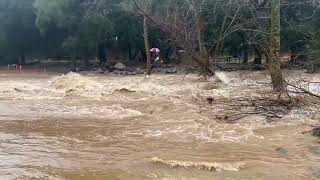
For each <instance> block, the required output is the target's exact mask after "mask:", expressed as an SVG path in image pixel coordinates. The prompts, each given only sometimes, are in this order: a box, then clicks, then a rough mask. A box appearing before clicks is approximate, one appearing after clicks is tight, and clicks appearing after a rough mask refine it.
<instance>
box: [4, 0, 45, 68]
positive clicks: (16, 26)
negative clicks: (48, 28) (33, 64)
mask: <svg viewBox="0 0 320 180" xmlns="http://www.w3.org/2000/svg"><path fill="white" fill-rule="evenodd" d="M34 22H35V14H34V9H33V0H24V1H20V0H1V1H0V57H1V61H0V63H2V64H3V63H19V61H20V63H22V64H23V63H25V62H24V61H25V58H26V56H28V55H32V54H33V53H37V50H38V49H40V47H41V46H39V44H40V43H41V38H40V36H39V32H38V29H37V28H36V27H35V26H34Z"/></svg>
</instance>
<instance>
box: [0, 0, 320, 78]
mask: <svg viewBox="0 0 320 180" xmlns="http://www.w3.org/2000/svg"><path fill="white" fill-rule="evenodd" d="M277 4H280V7H278V6H277ZM319 7H320V2H319V1H316V0H304V1H301V0H282V1H280V0H227V1H226V0H54V1H51V0H23V1H21V0H0V62H1V63H3V64H5V63H8V62H12V63H25V59H28V58H34V57H39V58H55V59H61V58H67V59H70V60H71V61H70V62H72V63H71V64H72V66H73V67H75V66H77V64H76V63H77V61H76V60H77V59H81V62H82V65H83V66H84V67H87V66H89V59H92V58H98V59H100V63H101V64H103V63H105V61H106V54H105V50H109V51H112V50H114V49H117V50H118V51H121V52H122V53H123V54H127V57H128V59H130V60H135V59H138V58H137V57H138V55H140V59H142V60H146V59H148V62H149V63H148V64H150V55H149V53H148V51H146V50H147V49H149V48H150V47H152V46H157V47H159V48H160V49H162V50H163V51H162V53H163V57H164V58H165V59H166V60H167V61H169V60H170V59H172V57H175V56H174V55H175V54H176V52H177V51H178V50H184V51H185V53H187V54H188V55H189V56H190V57H191V58H192V59H193V60H195V61H196V62H197V63H198V65H199V66H200V67H201V70H202V71H203V72H204V73H208V74H213V72H214V68H213V67H214V66H213V64H214V63H215V62H216V61H217V59H218V58H219V57H221V56H222V55H232V56H235V57H236V56H239V57H240V56H241V57H242V58H243V63H248V59H249V55H250V54H253V55H254V63H256V64H260V63H261V61H262V58H263V57H265V59H266V60H267V61H268V62H269V61H271V66H270V67H271V69H272V68H273V69H279V66H280V65H279V62H278V61H275V60H276V59H279V53H280V51H281V52H288V53H290V54H291V57H292V58H291V59H292V60H295V61H296V60H302V61H306V60H317V59H318V57H319V55H320V54H319V48H320V47H319V46H320V43H319V42H320V36H319V35H320V34H319V31H318V29H319V26H320V21H319V18H320V12H319ZM280 9H281V11H280ZM278 37H279V38H278ZM280 41H281V43H280ZM280 48H281V49H280ZM274 62H276V63H274ZM148 69H149V70H150V69H151V66H148ZM273 77H274V76H273Z"/></svg>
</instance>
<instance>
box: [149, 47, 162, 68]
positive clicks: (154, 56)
mask: <svg viewBox="0 0 320 180" xmlns="http://www.w3.org/2000/svg"><path fill="white" fill-rule="evenodd" d="M150 52H151V59H152V66H153V67H154V66H155V65H156V64H160V63H162V61H161V60H160V57H159V55H160V50H159V49H158V48H152V49H150Z"/></svg>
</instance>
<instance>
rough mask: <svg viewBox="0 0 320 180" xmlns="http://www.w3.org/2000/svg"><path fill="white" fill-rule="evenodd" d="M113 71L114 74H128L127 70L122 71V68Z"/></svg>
mask: <svg viewBox="0 0 320 180" xmlns="http://www.w3.org/2000/svg"><path fill="white" fill-rule="evenodd" d="M112 73H114V74H119V75H124V74H126V72H125V71H120V70H115V71H113V72H112Z"/></svg>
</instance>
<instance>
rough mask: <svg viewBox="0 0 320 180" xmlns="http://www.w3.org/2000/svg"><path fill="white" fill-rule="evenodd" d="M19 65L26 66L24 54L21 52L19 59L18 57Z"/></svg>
mask: <svg viewBox="0 0 320 180" xmlns="http://www.w3.org/2000/svg"><path fill="white" fill-rule="evenodd" d="M19 64H20V65H25V64H26V56H25V54H24V53H23V52H22V53H21V55H20V57H19Z"/></svg>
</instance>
